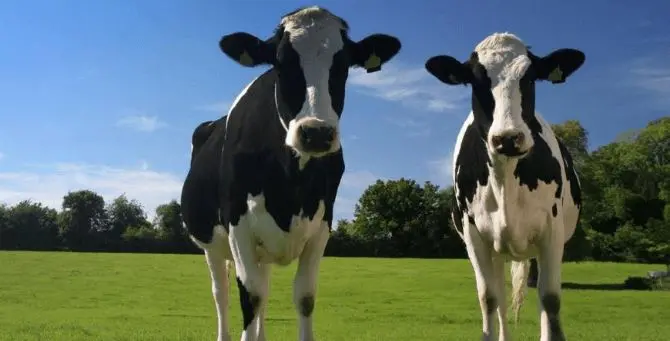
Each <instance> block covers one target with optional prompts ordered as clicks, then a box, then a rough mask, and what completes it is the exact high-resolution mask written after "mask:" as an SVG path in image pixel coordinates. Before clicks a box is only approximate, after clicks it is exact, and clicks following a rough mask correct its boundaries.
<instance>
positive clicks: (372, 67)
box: [364, 52, 382, 73]
mask: <svg viewBox="0 0 670 341" xmlns="http://www.w3.org/2000/svg"><path fill="white" fill-rule="evenodd" d="M364 67H365V69H366V70H367V71H368V73H370V72H375V71H379V70H381V68H382V60H381V58H379V57H377V55H376V54H375V53H374V52H373V53H372V54H371V55H370V57H369V58H368V60H366V61H365V65H364Z"/></svg>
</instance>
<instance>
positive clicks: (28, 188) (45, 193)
mask: <svg viewBox="0 0 670 341" xmlns="http://www.w3.org/2000/svg"><path fill="white" fill-rule="evenodd" d="M181 186H182V179H181V178H180V177H178V176H176V175H175V174H172V173H167V172H160V171H155V170H150V169H149V168H148V164H146V163H144V164H142V165H141V166H140V167H138V168H131V169H125V168H118V167H111V166H106V165H91V164H84V163H59V164H52V165H43V166H38V167H30V168H28V169H24V170H20V171H14V172H0V202H1V203H6V204H9V205H13V204H16V203H18V202H20V201H22V200H26V199H31V200H33V201H36V202H41V203H43V204H44V205H47V206H49V207H51V208H54V209H57V210H60V209H61V203H62V200H63V196H64V195H66V194H67V192H68V191H76V190H81V189H90V190H92V191H95V192H97V193H98V194H100V195H102V196H103V197H104V198H105V202H107V203H109V202H111V201H112V200H113V199H114V198H116V197H117V196H119V195H121V194H124V193H125V194H126V196H127V197H128V198H129V199H136V200H137V201H139V202H140V203H141V204H142V205H143V207H144V210H145V212H146V213H147V215H148V216H149V218H150V219H151V218H153V216H154V213H155V209H156V207H157V206H158V205H161V204H164V203H166V202H168V201H170V200H172V199H177V200H179V196H180V193H181Z"/></svg>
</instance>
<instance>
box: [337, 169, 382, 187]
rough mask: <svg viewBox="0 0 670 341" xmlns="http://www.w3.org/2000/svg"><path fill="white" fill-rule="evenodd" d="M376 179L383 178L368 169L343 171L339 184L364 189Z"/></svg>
mask: <svg viewBox="0 0 670 341" xmlns="http://www.w3.org/2000/svg"><path fill="white" fill-rule="evenodd" d="M377 179H381V180H384V179H383V178H380V177H379V176H377V175H374V174H373V173H372V172H370V171H356V172H347V171H345V172H344V175H342V180H341V181H340V184H341V185H342V187H347V188H351V189H359V190H364V189H366V188H367V187H368V186H370V185H372V184H373V183H375V182H376V181H377Z"/></svg>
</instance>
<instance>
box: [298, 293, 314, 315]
mask: <svg viewBox="0 0 670 341" xmlns="http://www.w3.org/2000/svg"><path fill="white" fill-rule="evenodd" d="M313 311H314V296H312V295H308V296H305V297H303V298H301V299H300V314H302V316H304V317H310V316H312V312H313Z"/></svg>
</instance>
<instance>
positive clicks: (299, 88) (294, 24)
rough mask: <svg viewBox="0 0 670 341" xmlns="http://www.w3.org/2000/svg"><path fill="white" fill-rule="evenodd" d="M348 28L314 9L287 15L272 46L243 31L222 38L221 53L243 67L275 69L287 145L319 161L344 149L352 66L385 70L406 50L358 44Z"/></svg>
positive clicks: (382, 40)
mask: <svg viewBox="0 0 670 341" xmlns="http://www.w3.org/2000/svg"><path fill="white" fill-rule="evenodd" d="M348 29H349V27H348V25H347V23H346V22H345V21H344V20H342V19H341V18H339V17H337V16H335V15H333V14H332V13H330V12H329V11H327V10H325V9H322V8H319V7H308V8H304V9H300V10H297V11H295V12H292V13H290V14H287V15H286V16H284V17H283V18H282V21H281V24H280V25H279V27H278V28H277V30H276V31H275V35H274V36H273V37H272V38H270V39H268V40H266V41H262V40H260V39H258V38H256V37H255V36H252V35H250V34H248V33H239V32H238V33H233V34H231V35H227V36H224V37H223V38H222V39H221V42H220V47H221V50H223V52H224V53H225V54H226V55H228V56H229V57H230V58H232V59H234V60H236V61H238V62H239V63H240V64H242V65H244V66H256V65H260V64H269V65H273V66H274V68H275V71H276V72H277V83H276V85H275V100H276V103H277V110H278V112H279V116H280V118H281V119H282V124H284V125H285V128H287V130H288V132H287V135H286V145H288V146H289V147H291V148H293V149H294V150H295V151H296V152H298V153H299V154H301V155H306V156H314V157H318V156H323V155H327V154H329V153H332V152H335V151H337V150H338V149H339V148H340V139H339V136H340V133H339V120H340V115H341V114H342V110H343V108H344V93H345V84H346V81H347V77H348V75H349V67H351V66H361V67H365V68H366V69H367V70H368V72H375V71H379V70H380V68H381V65H382V64H384V63H386V62H387V61H389V60H390V59H391V58H393V56H395V55H396V54H397V53H398V51H399V50H400V45H401V44H400V41H399V40H398V39H397V38H395V37H392V36H388V35H383V34H374V35H370V36H368V37H366V38H365V39H363V40H361V41H359V42H353V41H351V40H350V39H349V38H348V36H347V31H348ZM286 125H287V126H286Z"/></svg>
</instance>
